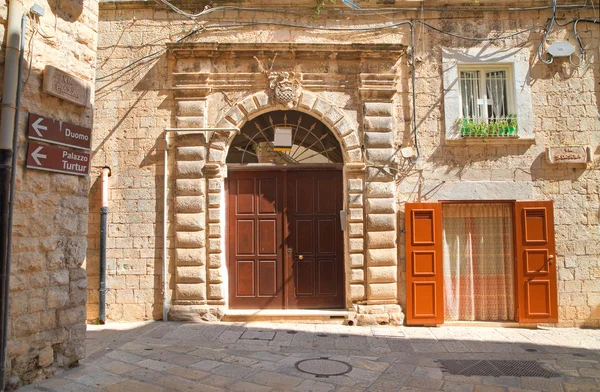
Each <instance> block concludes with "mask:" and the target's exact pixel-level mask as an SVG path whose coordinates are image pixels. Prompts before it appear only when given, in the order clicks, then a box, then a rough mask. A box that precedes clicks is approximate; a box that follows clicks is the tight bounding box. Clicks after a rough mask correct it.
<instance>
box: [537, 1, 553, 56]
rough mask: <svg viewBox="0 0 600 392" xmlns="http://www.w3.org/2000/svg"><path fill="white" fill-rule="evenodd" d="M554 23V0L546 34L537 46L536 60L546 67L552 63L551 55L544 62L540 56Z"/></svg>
mask: <svg viewBox="0 0 600 392" xmlns="http://www.w3.org/2000/svg"><path fill="white" fill-rule="evenodd" d="M555 22H556V0H552V17H551V18H550V21H549V22H548V27H546V32H545V33H544V37H543V38H542V40H541V41H540V45H539V46H538V59H539V60H540V61H541V62H542V63H544V64H546V65H550V64H552V61H554V58H553V57H552V55H550V59H549V60H546V59H545V58H544V57H543V56H542V52H543V50H544V45H546V40H547V39H548V35H550V33H551V32H552V29H553V28H554V23H555Z"/></svg>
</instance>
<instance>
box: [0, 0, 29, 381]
mask: <svg viewBox="0 0 600 392" xmlns="http://www.w3.org/2000/svg"><path fill="white" fill-rule="evenodd" d="M19 18H21V25H20V26H19ZM26 26H27V17H26V16H25V15H24V14H23V7H22V4H21V3H20V2H19V1H18V0H11V1H10V3H9V5H8V21H7V24H6V30H7V34H6V37H7V41H6V55H5V62H4V67H5V68H4V87H3V90H2V117H1V118H0V297H1V298H0V304H1V306H2V312H1V314H0V316H1V318H2V321H1V322H0V328H1V329H2V331H0V389H1V390H2V391H5V390H6V360H7V346H8V305H9V292H10V261H11V258H10V256H11V254H10V248H11V242H12V241H11V238H12V236H11V220H12V200H13V199H14V187H11V183H13V184H14V173H13V172H12V169H13V168H14V163H13V162H14V161H15V159H13V157H15V155H16V153H15V152H14V150H15V147H14V146H15V144H16V139H17V138H16V135H17V133H18V125H19V116H18V113H19V105H20V100H21V74H22V65H23V49H22V48H23V47H24V44H25V29H26ZM19 48H21V49H20V50H19Z"/></svg>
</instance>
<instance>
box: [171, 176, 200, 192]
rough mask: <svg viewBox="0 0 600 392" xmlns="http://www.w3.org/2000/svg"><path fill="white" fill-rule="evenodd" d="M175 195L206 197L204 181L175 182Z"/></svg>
mask: <svg viewBox="0 0 600 392" xmlns="http://www.w3.org/2000/svg"><path fill="white" fill-rule="evenodd" d="M175 193H176V194H177V196H202V195H204V179H180V178H178V179H177V180H175Z"/></svg>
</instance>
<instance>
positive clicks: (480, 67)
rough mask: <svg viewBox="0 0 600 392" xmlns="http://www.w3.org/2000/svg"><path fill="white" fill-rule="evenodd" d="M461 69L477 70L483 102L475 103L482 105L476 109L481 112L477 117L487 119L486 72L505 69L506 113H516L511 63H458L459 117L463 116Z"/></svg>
mask: <svg viewBox="0 0 600 392" xmlns="http://www.w3.org/2000/svg"><path fill="white" fill-rule="evenodd" d="M461 71H467V72H473V71H479V73H480V75H481V78H480V79H479V92H480V95H481V97H482V98H481V99H482V100H483V103H481V104H479V103H477V102H476V103H475V104H476V105H477V106H483V108H482V109H481V110H478V111H479V112H480V113H482V115H481V116H477V118H479V119H481V120H484V121H486V122H487V121H488V120H489V113H488V100H487V75H486V73H488V72H495V71H505V72H506V106H507V107H506V110H507V114H516V111H515V107H516V105H515V89H514V85H515V84H514V77H513V67H512V64H496V63H494V64H459V65H458V80H459V86H458V89H459V93H460V94H459V97H460V102H459V103H460V117H463V115H462V113H463V107H462V102H463V100H462V94H463V92H462V91H460V86H461V83H460V73H461Z"/></svg>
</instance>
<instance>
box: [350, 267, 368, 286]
mask: <svg viewBox="0 0 600 392" xmlns="http://www.w3.org/2000/svg"><path fill="white" fill-rule="evenodd" d="M364 280H365V271H363V270H362V268H357V269H353V270H351V271H350V281H351V282H353V283H355V282H362V281H364Z"/></svg>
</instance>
